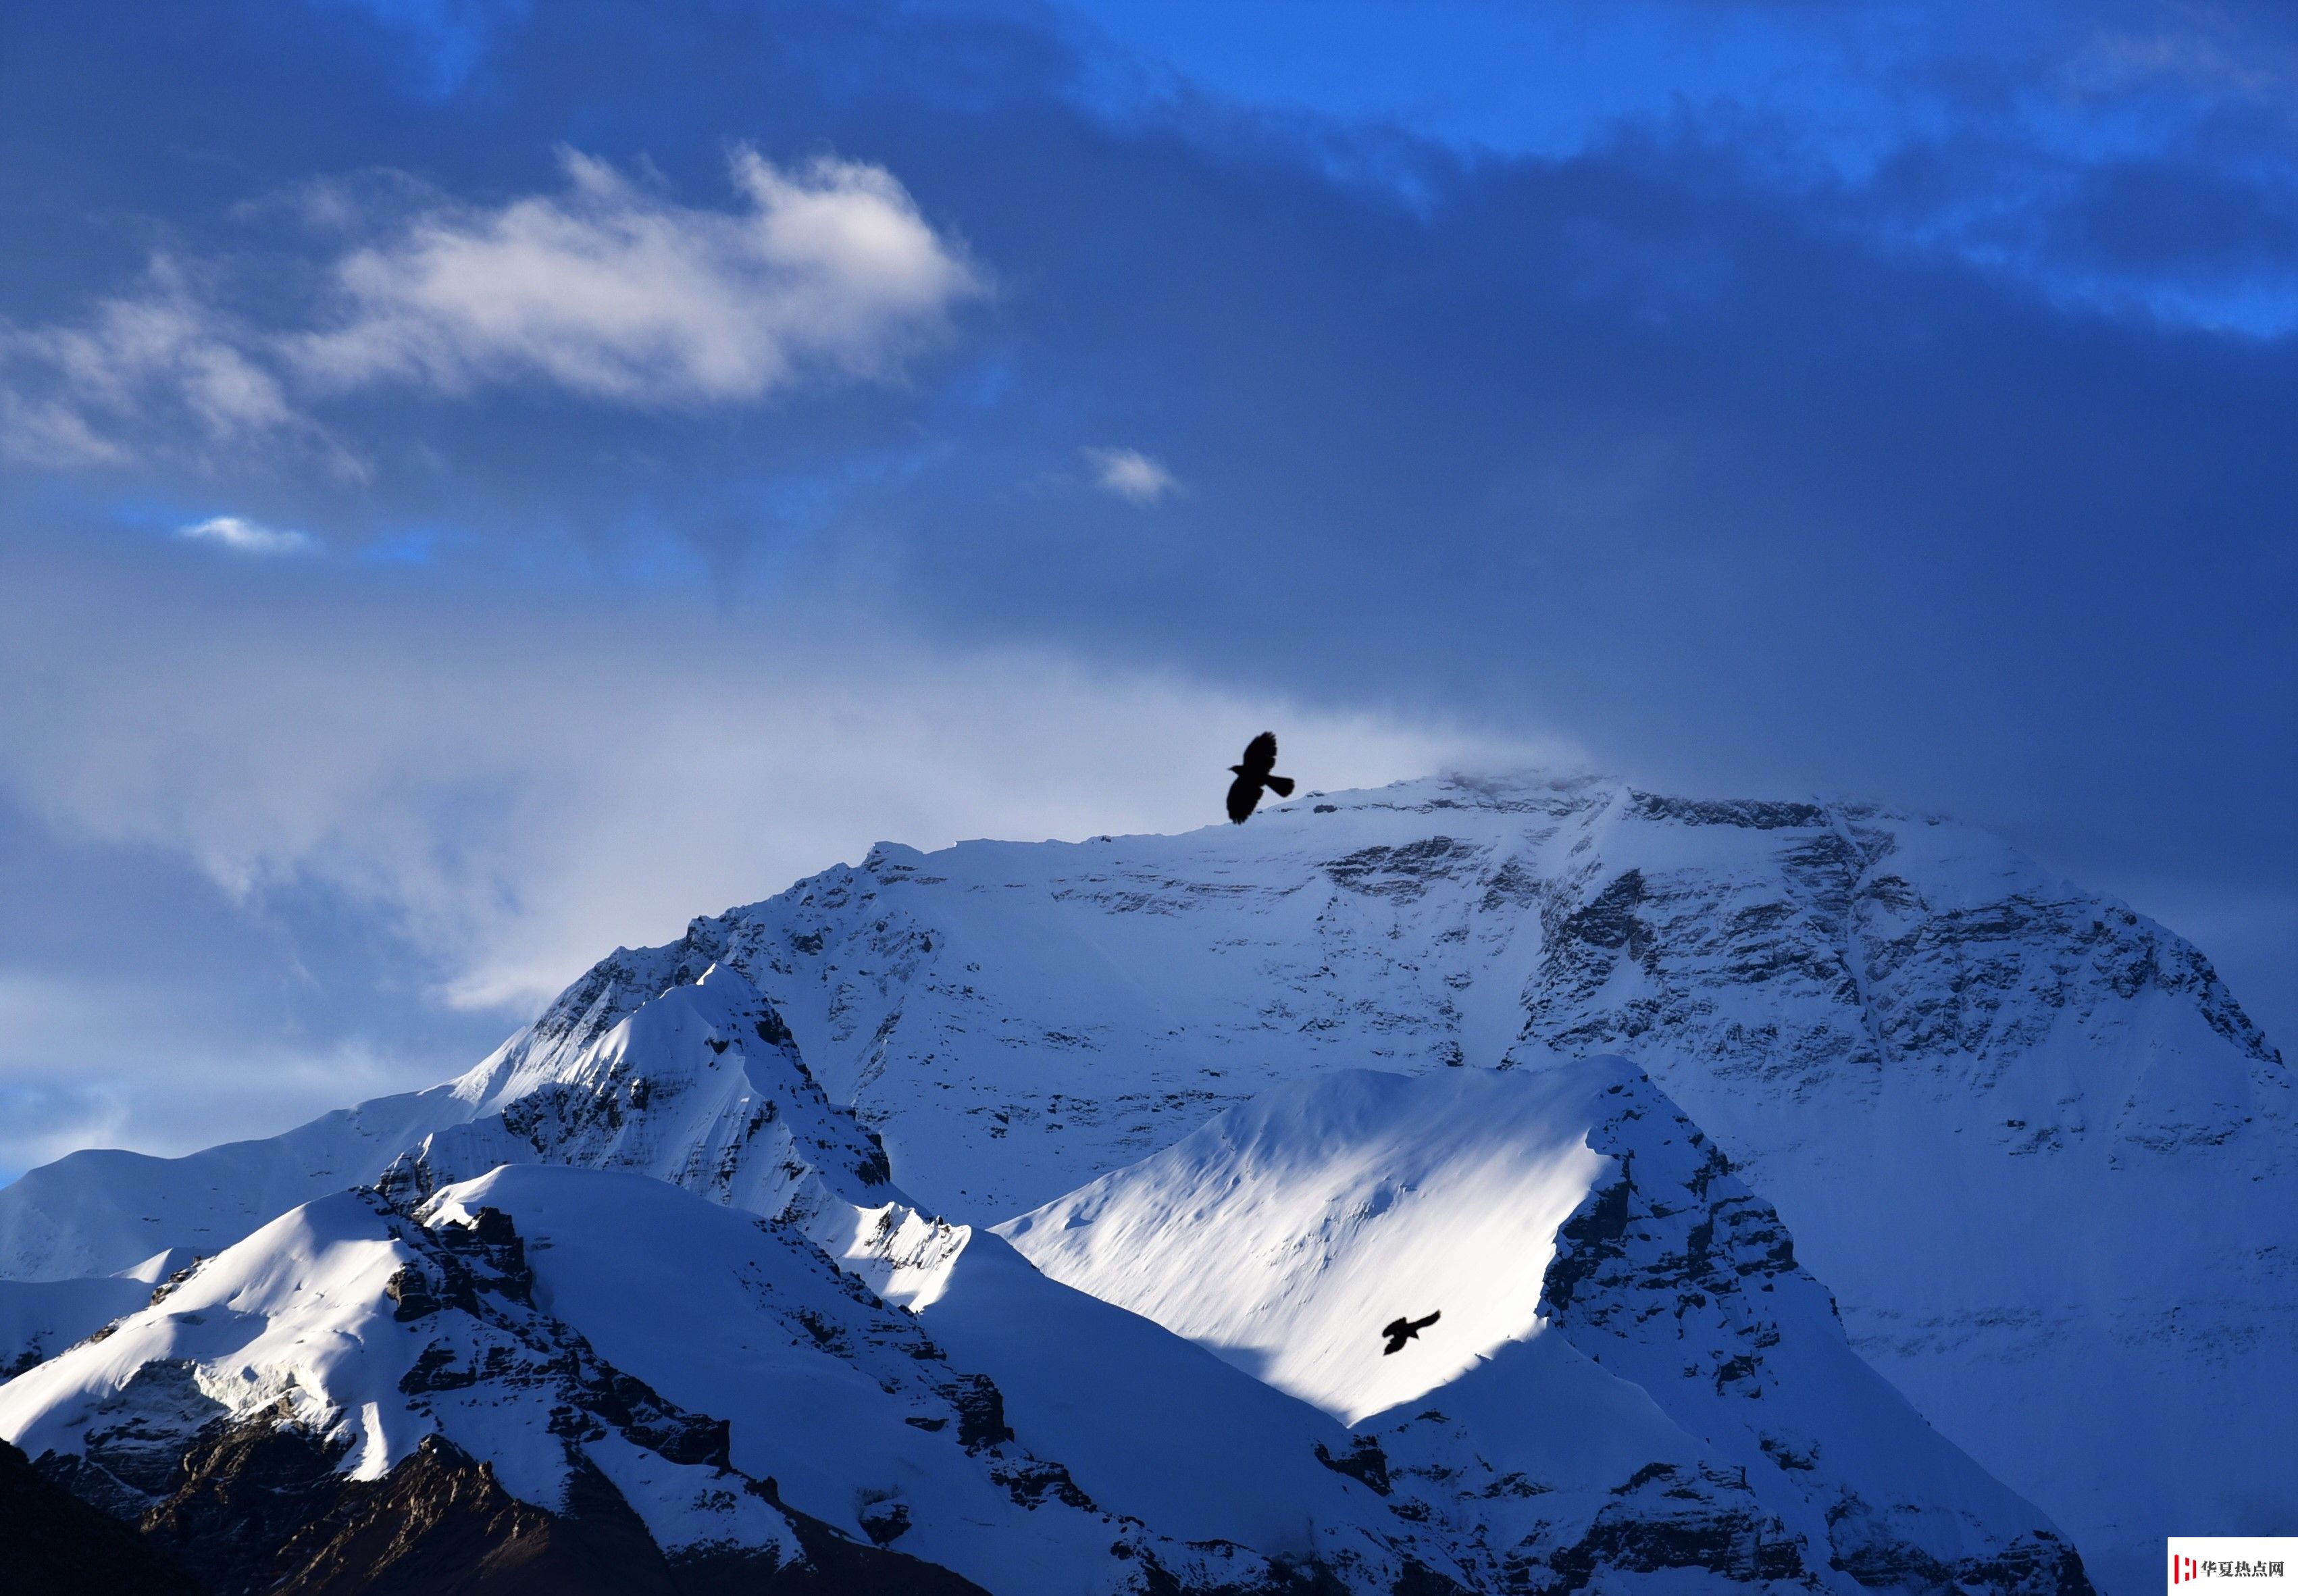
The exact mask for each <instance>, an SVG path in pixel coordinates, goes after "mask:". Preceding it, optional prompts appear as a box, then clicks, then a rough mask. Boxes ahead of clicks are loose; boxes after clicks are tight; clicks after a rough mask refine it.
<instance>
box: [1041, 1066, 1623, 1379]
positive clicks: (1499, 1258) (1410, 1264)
mask: <svg viewBox="0 0 2298 1596" xmlns="http://www.w3.org/2000/svg"><path fill="white" fill-rule="evenodd" d="M1590 1082H1591V1076H1590V1075H1589V1074H1588V1073H1587V1072H1586V1071H1556V1072H1552V1073H1542V1074H1537V1075H1534V1074H1515V1073H1511V1074H1499V1073H1495V1072H1493V1071H1485V1070H1468V1069H1462V1070H1454V1071H1444V1072H1443V1073H1442V1074H1441V1075H1437V1076H1431V1077H1425V1078H1422V1079H1418V1080H1415V1079H1409V1078H1407V1077H1405V1076H1401V1075H1385V1074H1380V1073H1377V1072H1376V1071H1368V1070H1352V1071H1337V1072H1335V1073H1334V1074H1331V1075H1327V1076H1325V1077H1323V1078H1321V1079H1317V1080H1313V1081H1306V1082H1302V1083H1299V1084H1296V1085H1294V1086H1289V1087H1280V1088H1278V1089H1277V1090H1276V1091H1273V1092H1270V1093H1268V1094H1267V1095H1266V1096H1262V1097H1261V1098H1259V1099H1257V1100H1256V1101H1255V1102H1253V1103H1252V1104H1248V1105H1247V1106H1245V1107H1244V1108H1240V1109H1237V1110H1234V1111H1232V1112H1229V1113H1228V1114H1224V1115H1223V1116H1221V1117H1220V1118H1219V1120H1216V1121H1213V1122H1212V1123H1211V1124H1210V1125H1207V1126H1205V1127H1204V1128H1203V1129H1201V1130H1199V1131H1197V1132H1196V1133H1195V1134H1194V1135H1192V1136H1190V1137H1186V1138H1185V1139H1184V1140H1182V1141H1181V1142H1179V1143H1178V1144H1176V1145H1174V1146H1172V1147H1170V1148H1169V1149H1167V1150H1166V1151H1165V1152H1163V1153H1161V1154H1158V1155H1156V1156H1155V1157H1153V1158H1151V1159H1148V1160H1145V1161H1144V1162H1141V1163H1139V1164H1136V1165H1134V1166H1133V1167H1131V1168H1130V1169H1126V1170H1118V1171H1117V1172H1115V1173H1113V1174H1111V1175H1107V1176H1104V1177H1103V1178H1101V1179H1099V1180H1096V1181H1095V1182H1094V1183H1093V1184H1091V1185H1090V1186H1087V1187H1082V1188H1081V1189H1079V1190H1078V1191H1076V1192H1073V1193H1071V1194H1070V1195H1068V1196H1065V1197H1062V1198H1060V1199H1058V1200H1056V1201H1054V1202H1053V1203H1047V1204H1046V1206H1045V1207H1043V1208H1039V1209H1036V1210H1034V1211H1031V1212H1029V1213H1026V1214H1023V1215H1022V1216H1021V1218H1019V1219H1016V1220H1010V1221H1008V1222H1007V1223H1006V1224H1004V1225H1002V1226H1000V1227H998V1230H999V1233H1000V1234H1002V1235H1004V1236H1006V1237H1007V1239H1009V1240H1010V1241H1012V1242H1013V1245H1015V1246H1016V1247H1018V1248H1020V1249H1021V1252H1022V1253H1024V1254H1025V1255H1026V1256H1027V1257H1028V1258H1029V1261H1031V1262H1033V1263H1035V1264H1036V1265H1037V1267H1038V1268H1039V1269H1043V1270H1045V1271H1046V1273H1047V1274H1049V1275H1051V1276H1053V1277H1054V1278H1055V1279H1057V1280H1061V1281H1063V1282H1065V1283H1066V1284H1068V1285H1070V1286H1077V1287H1078V1288H1079V1289H1080V1290H1082V1291H1087V1292H1090V1293H1092V1294H1094V1295H1095V1296H1098V1297H1102V1298H1104V1299H1105V1300H1106V1301H1109V1302H1116V1303H1119V1304H1120V1305H1122V1306H1124V1307H1127V1308H1129V1309H1131V1310H1132V1311H1135V1312H1136V1313H1139V1314H1142V1315H1144V1316H1145V1317H1147V1318H1149V1319H1155V1320H1156V1321H1157V1322H1158V1323H1160V1324H1161V1325H1163V1326H1165V1327H1167V1328H1168V1329H1170V1330H1174V1331H1177V1332H1178V1333H1179V1334H1181V1335H1183V1336H1188V1337H1189V1338H1190V1339H1191V1340H1193V1341H1196V1342H1199V1343H1201V1344H1203V1345H1204V1346H1206V1347H1209V1348H1211V1350H1213V1351H1214V1352H1218V1353H1219V1355H1220V1356H1222V1357H1223V1358H1226V1359H1227V1360H1228V1361H1230V1362H1231V1363H1234V1364H1236V1366H1237V1367H1238V1368H1240V1369H1244V1370H1245V1371H1246V1372H1247V1373H1250V1374H1252V1375H1255V1376H1257V1377H1260V1378H1261V1379H1262V1380H1265V1381H1267V1382H1268V1383H1269V1385H1274V1386H1276V1387H1277V1389H1278V1390H1280V1391H1284V1392H1287V1393H1291V1394H1292V1395H1294V1396H1297V1397H1300V1398H1301V1399H1302V1400H1303V1401H1305V1402H1312V1403H1314V1404H1315V1405H1316V1406H1318V1407H1319V1408H1322V1409H1324V1410H1326V1411H1327V1412H1328V1413H1331V1414H1333V1415H1334V1416H1335V1417H1336V1418H1340V1419H1341V1420H1342V1422H1343V1423H1346V1424H1353V1423H1355V1422H1356V1421H1357V1420H1358V1419H1360V1418H1364V1417H1365V1416H1367V1415H1368V1414H1372V1413H1377V1412H1380V1411H1381V1410H1384V1409H1387V1408H1391V1407H1393V1406H1395V1405H1396V1404H1397V1403H1399V1402H1409V1400H1411V1399H1412V1398H1413V1397H1416V1396H1418V1395H1420V1394H1421V1393H1424V1392H1426V1391H1429V1390H1433V1389H1434V1387H1436V1386H1438V1385H1445V1384H1447V1383H1448V1382H1450V1381H1451V1380H1452V1379H1454V1378H1455V1377H1458V1376H1459V1375H1461V1374H1462V1373H1464V1372H1466V1371H1467V1369H1470V1368H1471V1367H1473V1366H1474V1365H1475V1364H1476V1362H1477V1361H1478V1360H1480V1359H1482V1358H1483V1357H1484V1356H1485V1355H1487V1354H1489V1353H1491V1352H1492V1351H1494V1350H1495V1349H1496V1348H1498V1347H1500V1346H1501V1345H1503V1344H1507V1343H1509V1342H1511V1341H1520V1340H1523V1339H1525V1338H1526V1337H1528V1336H1534V1335H1537V1334H1538V1333H1539V1331H1540V1327H1541V1324H1540V1313H1539V1308H1540V1296H1541V1289H1542V1281H1543V1280H1544V1279H1545V1278H1546V1276H1547V1273H1548V1265H1549V1261H1550V1259H1551V1258H1552V1257H1553V1256H1554V1254H1555V1249H1556V1232H1557V1228H1558V1226H1559V1225H1561V1224H1562V1223H1563V1222H1564V1220H1566V1218H1567V1217H1568V1216H1569V1215H1570V1214H1571V1213H1572V1211H1573V1210H1574V1209H1575V1208H1577V1207H1578V1206H1579V1205H1580V1203H1581V1202H1582V1200H1583V1198H1585V1197H1586V1196H1587V1195H1588V1193H1589V1191H1590V1189H1591V1187H1593V1186H1594V1185H1595V1184H1596V1181H1597V1179H1598V1178H1599V1177H1600V1174H1601V1173H1602V1171H1603V1170H1604V1169H1605V1168H1606V1166H1607V1165H1608V1162H1609V1160H1608V1159H1606V1158H1605V1157H1603V1156H1602V1155H1601V1154H1597V1153H1594V1152H1592V1151H1591V1150H1590V1149H1589V1147H1588V1145H1587V1142H1586V1132H1587V1129H1588V1127H1589V1124H1590V1123H1591V1106H1590ZM1431 1312H1441V1313H1442V1316H1443V1317H1442V1319H1439V1320H1438V1322H1437V1323H1435V1324H1434V1325H1432V1326H1430V1327H1428V1328H1427V1329H1426V1330H1424V1331H1423V1332H1422V1333H1421V1335H1420V1336H1419V1338H1418V1340H1417V1341H1414V1342H1411V1343H1409V1344H1407V1345H1406V1346H1405V1347H1404V1349H1403V1350H1402V1351H1401V1352H1399V1353H1397V1354H1396V1355H1394V1356H1389V1355H1387V1354H1385V1353H1384V1352H1382V1350H1381V1348H1382V1345H1383V1343H1382V1340H1381V1337H1380V1335H1379V1331H1380V1328H1381V1327H1382V1326H1384V1325H1385V1324H1387V1323H1388V1322H1389V1321H1390V1320H1391V1319H1395V1318H1397V1317H1399V1316H1400V1315H1409V1316H1411V1317H1413V1318H1416V1319H1418V1318H1424V1317H1426V1315H1427V1314H1429V1313H1431Z"/></svg>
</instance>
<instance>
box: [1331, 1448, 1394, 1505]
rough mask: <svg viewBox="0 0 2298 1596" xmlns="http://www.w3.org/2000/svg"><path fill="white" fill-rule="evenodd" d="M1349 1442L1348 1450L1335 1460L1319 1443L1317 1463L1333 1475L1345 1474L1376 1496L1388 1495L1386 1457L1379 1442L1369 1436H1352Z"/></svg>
mask: <svg viewBox="0 0 2298 1596" xmlns="http://www.w3.org/2000/svg"><path fill="white" fill-rule="evenodd" d="M1350 1442H1351V1444H1350V1446H1349V1450H1348V1451H1346V1452H1345V1453H1343V1455H1342V1456H1340V1457H1337V1458H1336V1457H1335V1456H1333V1454H1332V1453H1331V1452H1329V1451H1326V1450H1325V1447H1324V1443H1321V1442H1319V1443H1318V1446H1317V1461H1318V1462H1319V1463H1322V1464H1323V1465H1324V1466H1325V1467H1326V1468H1329V1469H1331V1470H1332V1471H1333V1472H1334V1473H1335V1474H1345V1475H1347V1476H1349V1477H1350V1478H1351V1479H1352V1480H1356V1481H1358V1482H1360V1484H1364V1485H1365V1486H1367V1487H1368V1489H1370V1490H1371V1491H1373V1492H1374V1493H1376V1494H1377V1495H1381V1496H1386V1495H1387V1494H1388V1493H1389V1484H1388V1457H1387V1454H1386V1453H1385V1452H1383V1451H1381V1450H1380V1442H1379V1441H1378V1440H1377V1439H1376V1438H1375V1437H1373V1436H1371V1435H1354V1436H1352V1437H1350Z"/></svg>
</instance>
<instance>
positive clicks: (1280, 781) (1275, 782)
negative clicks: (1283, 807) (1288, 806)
mask: <svg viewBox="0 0 2298 1596" xmlns="http://www.w3.org/2000/svg"><path fill="white" fill-rule="evenodd" d="M1268 781H1269V791H1271V792H1273V793H1275V794H1276V795H1277V797H1278V798H1291V797H1292V796H1293V778H1292V777H1290V776H1270V777H1269V778H1268Z"/></svg>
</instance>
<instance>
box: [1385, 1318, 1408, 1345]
mask: <svg viewBox="0 0 2298 1596" xmlns="http://www.w3.org/2000/svg"><path fill="white" fill-rule="evenodd" d="M1380 1333H1381V1334H1382V1335H1384V1336H1395V1337H1396V1338H1397V1339H1398V1340H1400V1341H1401V1340H1402V1339H1403V1338H1404V1337H1405V1336H1409V1335H1411V1334H1412V1326H1411V1324H1410V1323H1409V1321H1408V1320H1406V1319H1402V1318H1397V1319H1391V1320H1389V1321H1388V1323H1387V1324H1386V1325H1385V1326H1383V1327H1382V1328H1381V1332H1380Z"/></svg>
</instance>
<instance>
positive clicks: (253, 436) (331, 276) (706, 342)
mask: <svg viewBox="0 0 2298 1596" xmlns="http://www.w3.org/2000/svg"><path fill="white" fill-rule="evenodd" d="M563 160H564V163H565V166H566V176H567V184H566V189H565V191H564V192H563V193H560V194H535V195H529V196H527V197H525V198H523V199H517V200H513V201H511V202H510V203H507V204H504V205H501V206H499V207H492V208H490V207H483V206H472V205H459V204H454V203H443V202H437V201H435V200H434V201H433V202H432V203H418V204H417V206H416V208H415V210H414V211H413V214H412V215H411V216H409V215H407V214H405V213H404V203H403V202H404V198H405V194H406V192H407V191H408V189H409V185H407V184H404V183H402V184H400V185H398V186H397V190H396V192H395V195H394V197H395V198H396V199H397V200H398V201H400V202H401V203H394V204H393V205H391V206H389V207H388V208H389V209H391V210H392V211H393V212H394V213H395V214H396V219H393V220H390V221H381V220H378V219H376V218H375V217H374V215H373V212H374V211H376V209H378V207H376V206H374V205H368V206H367V207H366V208H365V210H364V211H363V210H362V208H361V206H360V203H358V201H357V199H356V197H355V196H353V195H352V194H351V191H350V190H348V189H344V190H341V191H335V190H329V191H327V192H328V194H329V196H330V203H329V205H328V206H327V211H328V222H329V226H330V227H331V228H335V229H343V228H349V229H351V230H352V231H354V232H360V231H364V232H366V233H367V234H368V237H367V238H366V240H365V241H364V242H361V243H357V244H350V245H347V246H342V252H341V253H340V254H338V255H337V256H336V257H335V259H334V260H332V261H331V262H327V263H326V265H325V269H324V271H323V272H322V274H321V275H322V276H323V277H325V278H326V280H327V282H328V283H329V284H331V285H332V289H331V297H330V300H329V302H328V303H327V305H325V306H323V307H321V310H320V311H319V312H318V313H316V314H313V315H307V316H303V317H302V318H298V324H297V325H290V326H287V327H270V328H258V327H253V326H251V325H250V324H249V323H248V322H247V321H246V320H245V319H244V318H238V317H236V316H233V315H231V314H228V313H227V312H226V311H225V310H222V309H220V308H219V303H218V298H217V295H216V294H213V293H211V292H207V291H205V290H204V289H203V286H202V285H203V282H206V281H208V279H210V278H211V277H213V276H214V275H215V274H213V273H211V272H203V271H200V270H195V269H192V268H188V267H186V265H185V264H183V263H181V262H179V261H178V260H173V259H170V258H169V257H165V256H161V257H155V258H154V259H153V262H152V264H151V267H150V269H149V271H148V273H147V274H146V277H145V281H144V283H143V284H141V285H139V286H138V287H137V288H136V290H135V291H133V292H131V293H128V294H120V295H118V296H115V297H112V298H108V299H105V300H103V301H100V302H98V303H97V304H96V305H95V309H94V310H93V311H92V312H91V313H90V314H89V315H88V316H87V318H84V319H83V320H81V321H79V322H78V323H76V324H70V325H65V324H56V325H51V326H47V327H31V328H13V327H6V326H4V325H0V454H4V455H5V456H6V457H7V458H10V459H15V460H19V461H21V462H23V463H27V464H33V465H43V466H60V467H73V466H87V465H102V464H116V463H120V462H121V461H124V460H127V459H131V458H132V457H133V456H134V455H135V454H136V452H137V447H136V445H137V441H138V440H154V439H156V440H159V442H158V443H157V444H156V445H153V446H155V447H158V448H160V449H161V451H164V452H180V449H179V448H178V440H179V439H180V438H181V436H182V434H184V433H185V432H186V424H187V423H188V430H189V432H190V434H191V436H192V437H193V439H194V441H195V444H196V447H197V448H199V449H201V450H203V451H211V450H213V449H216V448H218V447H230V448H234V449H240V450H244V449H245V448H246V447H247V446H249V445H250V444H252V443H255V442H283V441H295V442H301V443H302V444H303V445H304V446H306V447H310V448H315V449H317V450H318V451H320V452H321V454H323V455H324V456H325V457H326V458H327V459H328V461H329V463H330V464H331V465H332V466H333V467H335V469H336V470H338V471H339V472H342V473H343V474H345V475H352V476H360V475H364V474H365V467H364V466H363V465H362V464H361V462H360V461H359V460H358V459H356V457H355V456H353V455H352V454H351V452H350V451H347V450H345V449H344V448H343V446H342V445H341V444H340V443H339V442H336V441H335V439H334V438H333V437H332V436H331V435H330V434H328V433H327V430H326V429H325V428H324V427H322V426H321V425H320V424H319V423H318V420H317V419H316V418H314V417H313V416H312V415H310V413H309V409H310V404H311V403H312V402H314V401H317V400H318V399H320V398H323V397H324V396H326V395H327V394H332V393H343V392H345V391H347V390H351V389H356V388H360V387H363V386H367V385H372V384H376V383H380V382H386V381H390V382H402V383H412V384H416V385H426V386H429V387H432V388H435V389H438V390H441V391H444V392H450V393H463V392H467V391H469V390H470V389H472V388H474V387H476V386H478V385H484V384H509V383H518V382H541V383H544V384H549V385H555V386H558V387H560V388H564V389H566V390H568V391H570V392H573V393H579V394H582V395H584V396H586V397H588V398H591V399H599V400H605V401H612V402H616V403H620V404H628V405H641V406H664V405H688V406H692V405H709V404H731V403H747V402H751V401H756V400H759V399H761V398H764V397H765V396H766V395H768V394H771V393H775V392H777V391H780V390H782V389H785V388H789V387H791V386H794V385H799V384H802V383H807V382H884V381H891V380H895V379H897V378H898V376H900V374H901V370H902V368H903V365H904V363H905V360H907V359H908V358H909V357H910V356H911V355H913V354H914V353H915V352H917V351H919V350H921V349H922V348H924V347H926V346H927V345H929V344H930V343H933V342H934V341H935V340H936V339H938V338H939V337H941V336H943V335H945V334H946V331H947V324H948V315H949V312H950V311H951V310H952V309H953V308H954V307H955V306H956V305H957V304H959V303H961V302H963V301H966V300H968V299H972V298H977V297H980V296H981V295H983V294H986V293H987V292H988V280H987V278H986V277H985V276H984V274H983V273H982V272H981V271H980V269H978V268H977V267H976V266H975V265H974V264H973V263H972V262H971V260H969V259H968V258H967V256H966V254H965V252H964V251H963V248H962V247H960V246H959V245H958V244H956V243H955V241H953V240H952V239H950V238H948V237H946V236H943V235H942V234H940V233H938V232H937V231H935V229H934V228H933V227H931V226H930V224H929V223H928V222H927V221H926V220H925V219H924V217H923V216H922V215H921V214H920V212H919V211H918V208H917V205H916V203H914V202H913V200H912V199H911V197H910V195H909V194H908V192H907V191H906V190H905V189H904V188H903V186H901V184H900V183H899V182H897V181H896V180H895V178H894V177H893V175H892V174H891V173H889V172H888V171H887V170H885V169H884V168H882V167H878V166H871V165H867V164H864V163H862V162H859V161H836V160H830V159H826V158H825V159H822V160H817V161H812V162H809V163H807V164H806V165H803V166H798V167H787V168H786V167H780V166H776V165H775V164H774V163H773V162H772V161H768V160H766V159H765V157H764V156H762V155H760V154H758V153H756V151H754V150H750V149H747V148H745V149H740V150H737V151H736V152H735V153H734V155H733V157H732V184H733V187H734V190H735V194H736V196H737V203H736V204H735V206H734V207H733V208H732V209H731V210H711V209H706V208H700V207H695V206H688V205H681V204H678V203H674V202H673V201H671V200H670V199H668V198H667V197H666V196H665V195H664V194H662V193H660V192H658V191H657V190H656V189H655V188H652V187H649V186H642V185H641V184H638V183H635V182H633V181H632V180H630V179H629V178H624V176H622V175H621V174H620V173H618V172H616V170H614V168H612V167H611V166H609V165H608V164H607V163H606V162H604V161H598V160H594V159H592V158H591V157H590V156H587V155H583V154H580V153H575V152H573V151H568V152H566V154H565V155H564V157H563ZM374 187H375V186H374V185H373V184H370V185H368V190H369V191H372V190H373V189H374ZM417 192H419V191H417Z"/></svg>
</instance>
